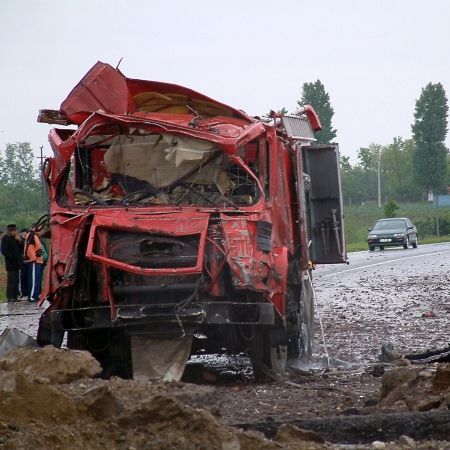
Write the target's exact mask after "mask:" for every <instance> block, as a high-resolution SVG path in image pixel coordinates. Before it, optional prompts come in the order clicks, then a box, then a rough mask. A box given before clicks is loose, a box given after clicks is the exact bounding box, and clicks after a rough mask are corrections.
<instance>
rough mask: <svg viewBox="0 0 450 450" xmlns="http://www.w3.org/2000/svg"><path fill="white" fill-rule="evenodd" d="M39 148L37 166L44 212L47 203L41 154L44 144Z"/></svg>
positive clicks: (42, 156)
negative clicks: (39, 173) (39, 174)
mask: <svg viewBox="0 0 450 450" xmlns="http://www.w3.org/2000/svg"><path fill="white" fill-rule="evenodd" d="M40 149H41V154H40V156H39V160H40V163H39V168H40V172H41V201H42V211H44V212H46V211H47V205H46V201H45V180H44V155H43V150H44V146H43V145H41V147H40Z"/></svg>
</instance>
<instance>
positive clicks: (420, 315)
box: [313, 243, 450, 365]
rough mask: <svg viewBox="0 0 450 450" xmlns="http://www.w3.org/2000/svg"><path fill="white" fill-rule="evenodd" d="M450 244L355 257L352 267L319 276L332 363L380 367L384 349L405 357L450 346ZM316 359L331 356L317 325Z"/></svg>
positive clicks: (320, 310) (319, 307)
mask: <svg viewBox="0 0 450 450" xmlns="http://www.w3.org/2000/svg"><path fill="white" fill-rule="evenodd" d="M449 269H450V243H441V244H430V245H422V246H419V248H417V249H408V250H403V248H393V249H388V250H385V251H382V252H380V251H375V252H369V251H365V252H357V253H351V254H350V255H349V265H345V264H342V265H332V266H321V267H318V268H317V269H316V270H315V271H314V273H313V277H314V284H315V287H316V313H317V314H316V317H319V316H320V317H321V319H322V322H323V328H324V337H325V346H326V347H327V349H328V352H329V354H330V356H331V357H335V358H339V359H344V360H346V361H349V362H352V363H358V364H363V365H365V364H367V363H370V362H374V361H376V360H377V358H378V354H379V352H380V348H381V346H382V345H383V344H384V343H387V342H391V343H393V344H394V347H395V348H396V349H398V350H400V351H401V352H409V353H410V352H415V351H419V350H423V351H424V350H429V349H438V348H443V347H445V346H446V345H447V344H448V342H449V340H450V271H449ZM315 338H316V339H315V343H316V346H315V350H316V357H318V356H320V355H323V354H324V353H325V346H324V344H323V342H322V336H321V333H320V326H319V323H318V322H317V324H316V336H315Z"/></svg>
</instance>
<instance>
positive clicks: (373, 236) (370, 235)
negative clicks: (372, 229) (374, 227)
mask: <svg viewBox="0 0 450 450" xmlns="http://www.w3.org/2000/svg"><path fill="white" fill-rule="evenodd" d="M376 237H377V235H376V234H369V236H368V237H367V238H368V239H376Z"/></svg>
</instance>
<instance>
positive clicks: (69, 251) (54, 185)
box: [38, 62, 346, 379]
mask: <svg viewBox="0 0 450 450" xmlns="http://www.w3.org/2000/svg"><path fill="white" fill-rule="evenodd" d="M38 120H39V121H40V122H46V123H54V124H58V125H64V126H71V127H68V128H57V129H53V130H51V132H50V135H49V139H50V144H51V147H52V150H53V153H54V156H53V157H52V158H49V159H48V160H47V161H46V162H45V165H44V177H45V180H46V182H47V186H48V193H49V199H50V222H49V223H50V234H51V251H50V255H49V259H48V263H47V269H46V271H45V280H44V289H43V294H42V300H43V299H47V300H48V301H49V302H50V306H49V307H48V308H47V309H46V310H45V312H44V313H43V315H42V317H41V318H40V323H39V331H38V341H39V343H40V344H41V345H46V344H53V345H56V346H59V345H61V343H62V340H63V337H64V335H65V333H67V345H68V347H69V348H77V349H87V350H89V351H91V352H92V353H93V354H94V356H96V357H97V358H98V359H99V361H100V362H101V364H102V365H103V367H104V371H105V374H116V375H120V376H123V377H133V376H134V377H135V378H144V379H145V378H146V377H147V378H161V379H179V378H180V377H181V375H182V372H183V369H184V366H185V364H186V361H187V359H188V358H189V356H190V354H192V353H196V352H203V353H204V352H208V353H218V352H228V353H239V352H248V353H249V354H250V356H251V359H252V362H253V367H254V371H255V375H256V377H258V378H263V377H264V376H266V375H267V374H268V373H270V372H271V371H275V372H280V371H283V370H284V368H285V365H286V360H287V358H288V357H290V358H302V359H304V360H306V359H308V358H310V356H311V345H312V343H311V342H312V325H313V291H312V285H311V280H310V277H309V274H308V268H309V264H310V263H311V262H313V263H325V264H326V263H339V262H345V261H346V253H345V242H344V233H343V214H342V199H341V190H340V177H339V169H338V148H337V145H336V144H330V145H314V137H313V133H312V131H313V129H316V130H317V129H320V122H319V120H318V118H317V115H316V114H315V112H314V110H313V109H312V108H311V107H309V106H306V107H304V108H303V109H302V111H301V114H300V115H291V116H289V115H285V116H282V115H277V114H272V118H271V120H270V121H263V120H261V119H259V118H255V117H251V116H249V115H247V114H245V113H244V112H242V111H240V110H237V109H234V108H232V107H230V106H227V105H224V104H222V103H219V102H217V101H215V100H212V99H210V98H208V97H206V96H204V95H202V94H200V93H198V92H195V91H193V90H190V89H187V88H185V87H181V86H177V85H174V84H168V83H161V82H155V81H145V80H136V79H130V78H127V77H125V76H124V75H123V74H122V73H121V72H120V71H119V70H117V69H114V68H113V67H111V66H109V65H108V64H104V63H101V62H98V63H97V64H96V65H95V66H94V67H93V68H92V69H91V70H90V71H89V72H88V73H87V74H86V75H85V77H84V78H83V79H82V80H81V81H80V82H79V83H78V85H77V86H76V87H75V88H74V89H73V90H72V92H71V93H70V94H69V96H68V97H67V98H66V99H65V100H64V102H63V103H62V104H61V107H60V109H59V110H41V111H40V114H39V118H38ZM266 122H267V123H266Z"/></svg>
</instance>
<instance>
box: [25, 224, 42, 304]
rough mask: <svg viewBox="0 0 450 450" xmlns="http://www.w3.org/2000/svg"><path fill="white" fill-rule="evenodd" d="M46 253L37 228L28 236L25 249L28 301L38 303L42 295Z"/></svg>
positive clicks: (32, 229)
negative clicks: (44, 256) (44, 255)
mask: <svg viewBox="0 0 450 450" xmlns="http://www.w3.org/2000/svg"><path fill="white" fill-rule="evenodd" d="M43 254H44V251H43V249H42V243H41V240H40V239H39V236H38V235H37V232H36V229H35V226H34V225H33V226H32V227H31V230H30V231H29V233H28V234H27V237H26V239H25V248H24V262H25V264H26V266H27V267H26V272H27V280H28V282H27V292H28V296H29V297H28V301H30V302H37V301H38V300H39V295H41V283H42V269H43V265H44V259H43Z"/></svg>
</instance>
